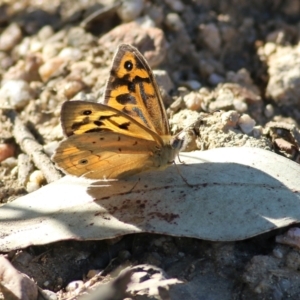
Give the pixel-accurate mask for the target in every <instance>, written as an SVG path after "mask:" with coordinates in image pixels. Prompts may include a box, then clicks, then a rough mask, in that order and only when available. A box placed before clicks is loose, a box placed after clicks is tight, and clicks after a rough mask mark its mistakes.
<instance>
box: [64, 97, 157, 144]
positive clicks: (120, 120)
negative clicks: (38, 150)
mask: <svg viewBox="0 0 300 300" xmlns="http://www.w3.org/2000/svg"><path fill="white" fill-rule="evenodd" d="M70 112H72V113H70ZM61 123H62V126H63V131H64V133H65V135H66V136H71V135H74V134H76V135H79V134H88V133H92V132H104V131H106V132H118V133H120V134H124V135H128V136H133V137H138V138H143V139H146V140H156V141H157V142H158V143H159V144H161V143H162V142H161V139H160V137H159V136H158V135H157V134H156V133H155V132H152V131H151V130H149V129H148V128H147V127H145V126H143V125H142V124H140V123H138V122H137V121H136V120H134V119H132V118H130V117H128V115H125V114H124V113H122V112H120V111H118V110H116V109H114V108H113V107H110V106H107V105H103V104H100V103H94V102H86V101H67V102H65V103H64V104H63V107H62V110H61Z"/></svg>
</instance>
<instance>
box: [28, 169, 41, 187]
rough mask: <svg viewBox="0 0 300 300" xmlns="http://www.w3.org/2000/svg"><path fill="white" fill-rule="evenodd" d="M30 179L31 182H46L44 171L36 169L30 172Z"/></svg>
mask: <svg viewBox="0 0 300 300" xmlns="http://www.w3.org/2000/svg"><path fill="white" fill-rule="evenodd" d="M29 180H30V181H31V182H36V183H37V184H39V185H42V184H43V183H44V182H45V177H44V174H43V172H42V171H40V170H35V171H33V172H32V173H31V174H30V176H29Z"/></svg>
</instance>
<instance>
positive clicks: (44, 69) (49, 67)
mask: <svg viewBox="0 0 300 300" xmlns="http://www.w3.org/2000/svg"><path fill="white" fill-rule="evenodd" d="M64 63H65V59H63V58H61V57H53V58H52V59H50V60H48V61H47V62H46V63H44V64H43V65H42V66H41V67H40V68H39V74H40V76H41V78H42V80H43V81H44V82H46V81H47V80H48V79H49V78H50V77H51V76H52V75H53V74H55V73H56V72H57V71H58V69H59V68H60V67H61V66H62V65H63V64H64Z"/></svg>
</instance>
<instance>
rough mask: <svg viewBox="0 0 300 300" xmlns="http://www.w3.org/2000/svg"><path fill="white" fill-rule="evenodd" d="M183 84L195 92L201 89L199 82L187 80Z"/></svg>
mask: <svg viewBox="0 0 300 300" xmlns="http://www.w3.org/2000/svg"><path fill="white" fill-rule="evenodd" d="M183 84H184V85H185V86H186V87H187V88H189V89H190V90H193V91H196V90H199V89H200V88H201V83H200V82H199V81H197V80H187V81H185V82H184V83H183Z"/></svg>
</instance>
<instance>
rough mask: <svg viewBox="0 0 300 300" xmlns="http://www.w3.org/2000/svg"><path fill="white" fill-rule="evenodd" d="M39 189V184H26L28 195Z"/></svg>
mask: <svg viewBox="0 0 300 300" xmlns="http://www.w3.org/2000/svg"><path fill="white" fill-rule="evenodd" d="M39 188H40V185H39V184H38V183H37V182H31V181H29V182H27V184H26V191H27V192H28V193H32V192H34V191H36V190H38V189H39ZM45 287H47V286H45Z"/></svg>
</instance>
